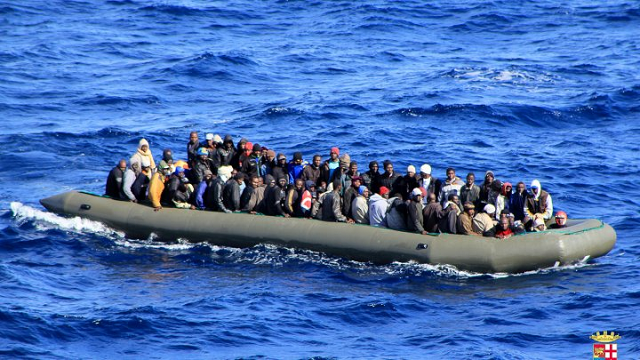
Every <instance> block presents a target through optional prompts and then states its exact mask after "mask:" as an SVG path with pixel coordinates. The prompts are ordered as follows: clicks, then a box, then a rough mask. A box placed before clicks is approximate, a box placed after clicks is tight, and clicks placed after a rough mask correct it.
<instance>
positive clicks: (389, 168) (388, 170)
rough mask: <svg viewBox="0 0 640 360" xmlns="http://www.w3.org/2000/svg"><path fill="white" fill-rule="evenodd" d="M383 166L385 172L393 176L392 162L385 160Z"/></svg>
mask: <svg viewBox="0 0 640 360" xmlns="http://www.w3.org/2000/svg"><path fill="white" fill-rule="evenodd" d="M382 165H383V166H384V171H385V172H386V173H387V174H393V164H392V163H391V160H385V161H384V162H383V163H382Z"/></svg>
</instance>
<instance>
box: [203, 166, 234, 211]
mask: <svg viewBox="0 0 640 360" xmlns="http://www.w3.org/2000/svg"><path fill="white" fill-rule="evenodd" d="M230 169H231V167H230V166H226V167H221V168H220V169H218V174H215V173H214V174H213V176H212V178H211V185H210V186H209V191H207V192H206V194H205V203H206V204H207V206H208V207H209V208H210V209H211V210H213V211H220V212H224V213H230V212H231V210H229V209H227V208H226V207H225V206H224V198H223V192H224V186H225V183H226V182H227V180H228V179H229V178H230V177H231V170H230Z"/></svg>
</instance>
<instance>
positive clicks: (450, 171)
mask: <svg viewBox="0 0 640 360" xmlns="http://www.w3.org/2000/svg"><path fill="white" fill-rule="evenodd" d="M455 178H456V170H455V169H454V168H451V167H450V168H447V179H449V180H453V179H455Z"/></svg>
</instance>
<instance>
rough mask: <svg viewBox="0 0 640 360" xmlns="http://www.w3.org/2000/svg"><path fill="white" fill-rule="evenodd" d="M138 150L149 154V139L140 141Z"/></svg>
mask: <svg viewBox="0 0 640 360" xmlns="http://www.w3.org/2000/svg"><path fill="white" fill-rule="evenodd" d="M138 149H140V150H141V151H142V152H147V150H149V142H148V141H147V139H140V142H138Z"/></svg>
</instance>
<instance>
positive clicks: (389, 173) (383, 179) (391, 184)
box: [373, 160, 407, 196]
mask: <svg viewBox="0 0 640 360" xmlns="http://www.w3.org/2000/svg"><path fill="white" fill-rule="evenodd" d="M382 165H383V168H384V173H383V174H382V175H380V176H379V177H378V181H377V182H376V184H375V185H374V186H373V187H374V188H376V189H379V188H380V187H381V186H384V187H386V188H387V189H389V191H391V193H392V194H395V193H400V194H402V195H403V196H406V195H407V194H406V191H405V190H404V189H401V187H402V184H398V183H399V182H401V180H398V179H399V178H400V177H401V175H400V174H398V173H397V172H396V171H394V169H393V164H392V163H391V160H385V161H384V162H383V163H382ZM398 185H400V186H398Z"/></svg>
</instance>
